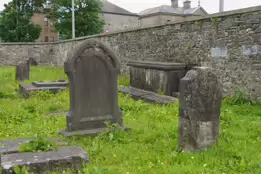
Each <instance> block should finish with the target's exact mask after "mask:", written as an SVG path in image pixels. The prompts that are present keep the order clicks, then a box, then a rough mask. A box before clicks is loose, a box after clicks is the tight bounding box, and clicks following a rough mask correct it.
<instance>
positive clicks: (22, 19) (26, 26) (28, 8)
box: [0, 0, 44, 42]
mask: <svg viewBox="0 0 261 174" xmlns="http://www.w3.org/2000/svg"><path fill="white" fill-rule="evenodd" d="M43 1H44V0H13V1H11V2H9V3H8V4H5V9H4V10H3V11H2V12H1V17H0V38H1V40H2V42H33V41H35V40H36V39H38V38H39V36H40V33H41V27H40V25H35V24H33V23H32V22H31V19H32V16H33V14H34V13H36V12H38V9H39V8H40V7H42V6H43Z"/></svg>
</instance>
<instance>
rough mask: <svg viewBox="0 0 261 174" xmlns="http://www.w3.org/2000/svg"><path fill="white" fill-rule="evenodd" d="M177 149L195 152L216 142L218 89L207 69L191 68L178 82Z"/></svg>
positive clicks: (215, 80) (219, 106)
mask: <svg viewBox="0 0 261 174" xmlns="http://www.w3.org/2000/svg"><path fill="white" fill-rule="evenodd" d="M180 89H181V91H180V115H179V139H178V146H179V149H180V150H181V149H182V150H184V151H185V152H194V151H199V150H201V149H203V148H206V147H208V146H212V145H213V144H214V143H216V144H217V143H218V138H219V126H220V108H221V101H222V88H221V84H220V82H219V79H218V77H217V76H216V75H215V73H214V72H213V71H212V70H211V69H210V68H208V67H194V68H193V69H192V70H190V71H188V73H187V74H186V76H185V77H184V78H183V79H182V80H181V82H180Z"/></svg>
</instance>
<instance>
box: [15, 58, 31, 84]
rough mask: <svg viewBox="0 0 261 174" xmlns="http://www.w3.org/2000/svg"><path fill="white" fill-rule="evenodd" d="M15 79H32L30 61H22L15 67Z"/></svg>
mask: <svg viewBox="0 0 261 174" xmlns="http://www.w3.org/2000/svg"><path fill="white" fill-rule="evenodd" d="M15 79H16V81H24V80H29V79H30V65H29V61H26V62H24V63H20V64H19V65H17V66H16V67H15Z"/></svg>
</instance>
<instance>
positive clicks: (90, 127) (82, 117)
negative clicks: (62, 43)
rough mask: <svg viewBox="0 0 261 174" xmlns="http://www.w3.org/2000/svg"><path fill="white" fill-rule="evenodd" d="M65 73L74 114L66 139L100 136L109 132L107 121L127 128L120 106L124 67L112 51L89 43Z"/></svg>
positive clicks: (75, 54)
mask: <svg viewBox="0 0 261 174" xmlns="http://www.w3.org/2000/svg"><path fill="white" fill-rule="evenodd" d="M64 71H65V73H66V74H67V75H68V78H69V82H70V111H69V114H68V115H67V129H66V130H64V131H62V132H61V134H62V135H64V136H73V135H77V134H86V135H93V134H97V133H99V132H102V131H104V130H105V129H106V128H107V127H106V124H105V122H106V121H108V122H110V123H111V124H118V125H120V126H123V120H122V113H121V110H120V109H119V105H118V74H119V73H120V63H119V59H118V57H117V56H116V55H115V54H114V52H112V51H111V49H110V48H109V47H107V46H106V45H104V44H103V43H101V42H99V41H98V40H96V39H89V40H86V41H85V42H83V43H82V44H80V45H79V46H77V47H76V49H75V50H73V51H72V52H70V53H69V54H68V58H67V60H66V61H65V64H64ZM123 128H124V127H123Z"/></svg>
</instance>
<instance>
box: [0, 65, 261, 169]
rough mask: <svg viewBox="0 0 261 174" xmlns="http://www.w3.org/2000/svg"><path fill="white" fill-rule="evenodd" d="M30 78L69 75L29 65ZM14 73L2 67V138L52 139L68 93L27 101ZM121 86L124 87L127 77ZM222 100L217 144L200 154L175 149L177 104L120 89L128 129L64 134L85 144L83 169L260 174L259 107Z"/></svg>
mask: <svg viewBox="0 0 261 174" xmlns="http://www.w3.org/2000/svg"><path fill="white" fill-rule="evenodd" d="M31 70H32V71H31V80H30V81H27V82H26V83H29V82H31V81H47V80H58V79H61V78H62V79H67V77H66V75H65V74H64V72H63V69H62V68H47V67H32V68H31ZM14 75H15V71H14V68H11V67H0V139H16V138H33V137H34V136H35V135H41V136H45V137H48V138H54V137H57V136H60V135H59V132H60V131H61V130H63V129H65V128H66V118H65V117H64V115H62V114H60V115H49V114H48V113H49V112H55V111H62V110H69V91H68V90H67V91H64V92H60V93H58V94H57V95H52V94H48V93H43V92H42V93H38V94H37V95H35V96H32V97H31V98H29V99H24V98H22V97H20V95H19V94H18V84H17V83H16V82H15V80H14V79H15V76H14ZM119 84H121V85H128V84H129V82H128V79H127V78H126V77H120V79H119ZM242 100H243V98H242V96H237V98H234V99H226V100H225V102H223V106H222V112H221V129H220V140H219V145H218V146H215V147H213V148H209V149H206V150H204V151H202V152H199V153H184V152H178V151H177V141H178V112H179V105H178V103H173V104H170V105H168V106H160V105H156V104H149V103H145V102H143V101H134V100H132V99H131V98H130V97H129V96H126V95H122V94H121V93H119V104H120V108H121V110H122V111H123V118H124V124H125V125H126V126H128V127H130V128H131V131H130V132H122V131H116V132H110V131H109V132H105V133H103V134H100V135H99V136H96V137H86V136H76V137H72V138H63V137H61V140H62V141H67V142H69V144H71V145H78V146H80V147H82V148H84V149H85V150H86V151H87V152H88V153H89V155H90V159H91V162H90V164H88V166H87V167H86V168H85V169H84V173H91V174H96V173H97V174H101V173H106V174H107V173H108V174H116V173H119V174H123V173H124V174H127V173H129V174H131V173H133V174H138V173H141V174H144V173H149V174H152V173H155V174H159V173H178V174H179V173H184V174H185V173H191V174H195V173H215V174H217V173H218V174H219V173H220V174H223V173H226V174H231V173H235V174H238V173H257V174H258V173H261V105H259V104H251V102H240V101H242Z"/></svg>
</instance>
